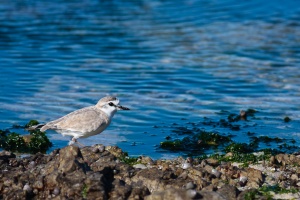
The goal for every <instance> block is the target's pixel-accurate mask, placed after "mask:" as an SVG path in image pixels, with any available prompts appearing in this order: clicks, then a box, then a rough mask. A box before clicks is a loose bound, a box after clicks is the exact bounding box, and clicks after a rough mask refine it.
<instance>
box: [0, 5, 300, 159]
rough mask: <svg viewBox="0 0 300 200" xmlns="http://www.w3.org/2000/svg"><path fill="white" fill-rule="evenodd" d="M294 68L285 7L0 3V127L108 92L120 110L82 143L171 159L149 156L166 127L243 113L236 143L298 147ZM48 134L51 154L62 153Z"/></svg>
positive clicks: (295, 17) (294, 42)
mask: <svg viewBox="0 0 300 200" xmlns="http://www.w3.org/2000/svg"><path fill="white" fill-rule="evenodd" d="M299 63H300V2H299V1H296V0H287V1H284V2H283V1H279V0H277V1H275V0H274V1H263V0H253V1H237V0H213V1H212V0H209V1H206V0H186V1H178V0H166V1H158V0H151V1H148V0H147V1H146V0H145V1H142V0H141V1H121V0H112V1H105V0H72V1H64V0H53V1H45V0H41V1H35V0H14V1H11V0H2V1H1V3H0V66H1V68H0V85H1V86H0V92H1V96H0V129H6V128H11V127H12V126H13V125H14V124H25V123H27V122H28V121H29V120H30V119H37V120H39V121H40V122H47V121H49V120H53V119H56V118H57V117H60V116H62V115H65V114H67V113H68V112H71V111H73V110H75V109H79V108H82V107H85V106H90V105H93V104H95V103H96V102H97V101H98V100H99V99H100V98H101V97H103V96H105V95H108V94H109V95H116V96H118V97H119V99H120V100H121V104H122V105H124V106H127V107H130V108H131V111H128V112H125V111H124V112H119V113H117V114H116V116H115V117H114V121H113V123H112V124H111V125H110V127H109V128H108V129H107V130H106V131H104V132H103V133H102V134H100V135H97V136H94V137H90V138H87V139H83V140H81V142H82V143H84V144H85V145H92V144H95V143H103V144H105V145H119V146H120V147H122V148H123V149H124V151H127V152H128V153H129V154H130V155H133V156H136V155H141V154H144V155H150V156H151V157H153V158H159V157H172V156H177V155H178V154H176V153H172V152H167V151H163V150H161V149H159V148H158V145H159V143H160V142H161V141H164V140H165V137H166V136H169V135H172V130H173V126H174V124H177V125H178V126H188V125H187V124H189V123H191V122H192V123H198V122H201V121H203V119H204V117H208V118H210V119H212V120H214V121H218V120H220V119H221V118H226V116H225V115H221V114H220V112H221V113H222V111H228V112H230V113H239V111H240V110H241V109H248V108H253V109H255V110H257V111H259V112H258V113H256V118H257V119H253V120H251V121H249V122H241V124H244V123H246V124H247V123H248V125H250V126H249V128H243V129H241V130H240V131H235V132H234V134H236V135H237V136H236V140H237V141H244V140H246V139H245V138H246V135H245V134H246V132H248V131H249V130H250V131H254V132H256V133H257V134H258V135H268V136H272V137H273V136H278V137H282V138H294V139H295V140H297V141H299V139H300V130H299V125H300V121H299V117H300V70H299V67H300V66H299V65H300V64H299ZM285 116H289V117H290V118H291V119H292V121H291V122H289V123H284V122H283V118H284V117H285ZM244 125H245V124H244ZM199 128H205V129H210V130H211V129H213V128H212V127H199ZM218 131H222V132H226V133H229V132H232V131H231V130H227V129H226V130H218ZM48 134H49V137H50V139H51V141H52V142H53V144H54V147H53V148H57V147H63V146H65V145H67V142H68V140H69V138H68V137H62V136H61V135H59V134H56V133H55V132H51V131H50V132H48ZM172 137H176V136H174V134H173V135H172Z"/></svg>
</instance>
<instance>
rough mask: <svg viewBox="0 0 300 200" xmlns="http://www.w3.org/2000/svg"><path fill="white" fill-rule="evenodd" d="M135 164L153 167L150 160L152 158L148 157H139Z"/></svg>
mask: <svg viewBox="0 0 300 200" xmlns="http://www.w3.org/2000/svg"><path fill="white" fill-rule="evenodd" d="M137 162H140V163H142V164H144V165H153V164H154V161H153V160H152V158H150V157H148V156H140V157H139V158H138V160H137Z"/></svg>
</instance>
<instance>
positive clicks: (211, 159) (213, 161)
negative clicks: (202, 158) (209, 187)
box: [206, 158, 219, 167]
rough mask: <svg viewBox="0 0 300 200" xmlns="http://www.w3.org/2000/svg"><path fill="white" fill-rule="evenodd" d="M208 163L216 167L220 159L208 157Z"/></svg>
mask: <svg viewBox="0 0 300 200" xmlns="http://www.w3.org/2000/svg"><path fill="white" fill-rule="evenodd" d="M206 161H207V163H208V164H209V165H211V166H213V167H216V166H218V165H219V161H218V160H216V159H213V158H208V159H206Z"/></svg>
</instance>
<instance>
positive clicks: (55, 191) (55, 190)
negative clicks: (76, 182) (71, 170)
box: [52, 187, 60, 196]
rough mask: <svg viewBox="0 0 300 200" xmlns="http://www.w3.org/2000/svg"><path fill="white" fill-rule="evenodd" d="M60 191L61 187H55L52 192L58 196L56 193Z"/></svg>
mask: <svg viewBox="0 0 300 200" xmlns="http://www.w3.org/2000/svg"><path fill="white" fill-rule="evenodd" d="M59 193H60V189H59V188H58V187H56V188H54V190H53V192H52V194H54V195H55V196H56V195H59Z"/></svg>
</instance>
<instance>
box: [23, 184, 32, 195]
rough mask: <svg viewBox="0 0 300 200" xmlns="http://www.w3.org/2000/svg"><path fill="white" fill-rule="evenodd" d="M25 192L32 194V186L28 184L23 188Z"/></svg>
mask: <svg viewBox="0 0 300 200" xmlns="http://www.w3.org/2000/svg"><path fill="white" fill-rule="evenodd" d="M23 190H24V191H26V192H29V193H30V192H32V188H31V187H30V185H29V184H28V183H26V184H25V185H24V187H23Z"/></svg>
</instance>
